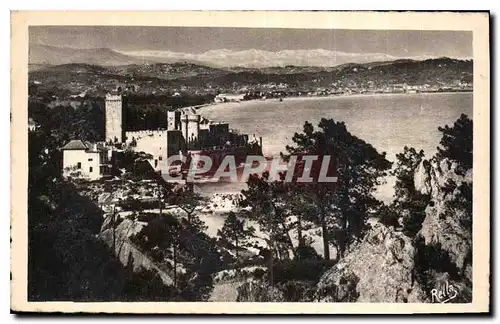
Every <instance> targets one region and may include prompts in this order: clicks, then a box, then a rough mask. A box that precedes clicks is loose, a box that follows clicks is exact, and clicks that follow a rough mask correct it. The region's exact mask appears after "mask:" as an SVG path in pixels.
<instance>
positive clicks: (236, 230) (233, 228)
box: [217, 212, 255, 261]
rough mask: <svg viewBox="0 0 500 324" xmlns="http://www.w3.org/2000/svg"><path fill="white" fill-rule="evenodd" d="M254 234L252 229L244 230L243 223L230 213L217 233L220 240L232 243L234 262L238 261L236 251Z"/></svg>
mask: <svg viewBox="0 0 500 324" xmlns="http://www.w3.org/2000/svg"><path fill="white" fill-rule="evenodd" d="M254 232H255V229H254V228H253V227H249V228H245V221H244V220H242V219H241V220H240V219H238V218H237V217H236V214H235V213H233V212H230V213H229V215H228V216H227V218H226V220H225V221H224V225H223V226H222V228H221V229H220V230H219V231H218V232H217V235H219V236H220V237H221V238H222V239H224V240H227V241H229V242H231V243H234V246H235V251H236V260H237V261H238V260H239V258H238V250H239V248H240V247H244V246H246V245H247V243H248V238H249V237H250V236H252V235H253V234H254Z"/></svg>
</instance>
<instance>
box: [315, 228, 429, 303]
mask: <svg viewBox="0 0 500 324" xmlns="http://www.w3.org/2000/svg"><path fill="white" fill-rule="evenodd" d="M414 254H415V249H414V247H413V245H412V241H411V239H410V238H409V237H407V236H405V235H404V234H403V233H402V232H399V231H394V229H392V228H388V227H386V226H384V225H382V224H379V223H376V224H375V225H374V226H373V228H372V229H371V230H370V231H369V232H368V233H367V235H366V236H365V237H364V239H363V241H361V242H359V243H357V244H355V245H353V246H352V247H351V248H350V249H349V250H348V252H347V253H346V256H345V257H344V258H343V259H342V260H340V261H339V262H338V263H337V264H336V265H335V266H334V267H333V268H332V269H330V270H328V271H327V272H326V273H324V274H323V276H322V277H321V279H320V281H319V283H318V289H317V292H316V296H315V298H316V300H319V301H324V302H354V301H357V302H419V301H423V300H424V299H425V297H423V294H422V292H421V289H420V287H418V284H417V283H416V282H415V280H414V276H413V269H414Z"/></svg>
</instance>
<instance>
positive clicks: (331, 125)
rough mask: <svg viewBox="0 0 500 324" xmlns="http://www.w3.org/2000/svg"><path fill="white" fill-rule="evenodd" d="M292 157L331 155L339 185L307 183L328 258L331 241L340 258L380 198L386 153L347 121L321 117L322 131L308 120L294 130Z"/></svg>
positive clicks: (307, 189) (306, 191)
mask: <svg viewBox="0 0 500 324" xmlns="http://www.w3.org/2000/svg"><path fill="white" fill-rule="evenodd" d="M293 142H294V145H293V146H287V151H288V153H289V154H290V155H308V154H309V155H317V156H319V157H323V156H330V157H331V159H332V160H334V161H333V163H334V165H335V167H334V168H335V170H336V176H337V178H338V180H337V182H336V183H333V184H332V183H321V182H313V183H310V184H297V185H298V186H303V187H304V189H303V190H302V193H303V194H305V195H306V196H308V198H307V199H308V200H311V201H312V202H313V203H314V205H315V208H316V217H315V218H314V219H313V221H314V222H315V223H316V224H317V225H319V226H320V227H321V231H322V237H323V247H324V258H325V259H330V253H329V244H330V243H336V245H337V251H338V256H339V257H342V255H343V253H344V251H345V250H346V248H347V246H348V245H349V244H350V243H351V242H352V241H354V240H355V239H356V238H358V237H360V236H361V234H362V232H363V230H364V229H365V226H366V219H367V214H368V213H369V211H370V210H371V209H372V208H373V207H374V206H377V205H379V202H378V201H377V200H376V199H375V198H374V197H373V193H374V191H375V188H376V185H377V184H378V183H379V182H378V181H379V180H378V179H379V177H381V176H383V175H385V171H386V170H388V169H389V168H390V166H391V163H390V162H389V161H387V159H386V158H385V153H382V154H380V153H378V152H377V150H376V149H375V148H374V147H373V146H371V145H370V144H368V143H366V142H365V141H363V140H362V139H360V138H358V137H356V136H354V135H352V134H351V133H350V132H349V131H348V130H347V127H346V125H345V123H343V122H336V121H334V120H333V119H324V118H323V119H321V121H320V122H319V124H318V129H315V128H314V126H313V125H312V124H311V123H309V122H306V123H305V124H304V128H303V132H302V133H295V135H294V136H293ZM332 160H331V163H332Z"/></svg>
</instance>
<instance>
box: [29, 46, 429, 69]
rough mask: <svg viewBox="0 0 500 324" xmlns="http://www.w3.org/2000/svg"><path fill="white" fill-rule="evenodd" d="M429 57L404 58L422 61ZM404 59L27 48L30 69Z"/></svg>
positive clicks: (339, 54) (314, 63) (304, 52)
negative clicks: (159, 64)
mask: <svg viewBox="0 0 500 324" xmlns="http://www.w3.org/2000/svg"><path fill="white" fill-rule="evenodd" d="M429 58H431V57H428V56H419V57H406V58H405V59H413V60H425V59H429ZM399 59H403V58H401V57H395V56H392V55H388V54H384V53H347V52H338V51H329V50H325V49H311V50H283V51H278V52H270V51H264V50H257V49H249V50H244V51H233V50H228V49H219V50H210V51H207V52H203V53H181V52H172V51H148V50H144V51H117V50H113V49H109V48H91V49H77V48H71V47H54V46H47V45H41V44H30V46H29V63H30V64H31V65H40V64H42V65H60V64H74V63H85V64H96V65H101V66H119V65H129V64H153V63H175V62H187V63H193V64H199V65H205V66H210V67H226V68H227V67H233V68H270V67H285V66H290V65H293V66H309V67H333V66H338V65H342V64H346V63H358V64H361V63H369V62H380V61H394V60H399Z"/></svg>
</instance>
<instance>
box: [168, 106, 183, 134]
mask: <svg viewBox="0 0 500 324" xmlns="http://www.w3.org/2000/svg"><path fill="white" fill-rule="evenodd" d="M167 129H168V130H180V129H181V112H180V111H177V110H176V111H167Z"/></svg>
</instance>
